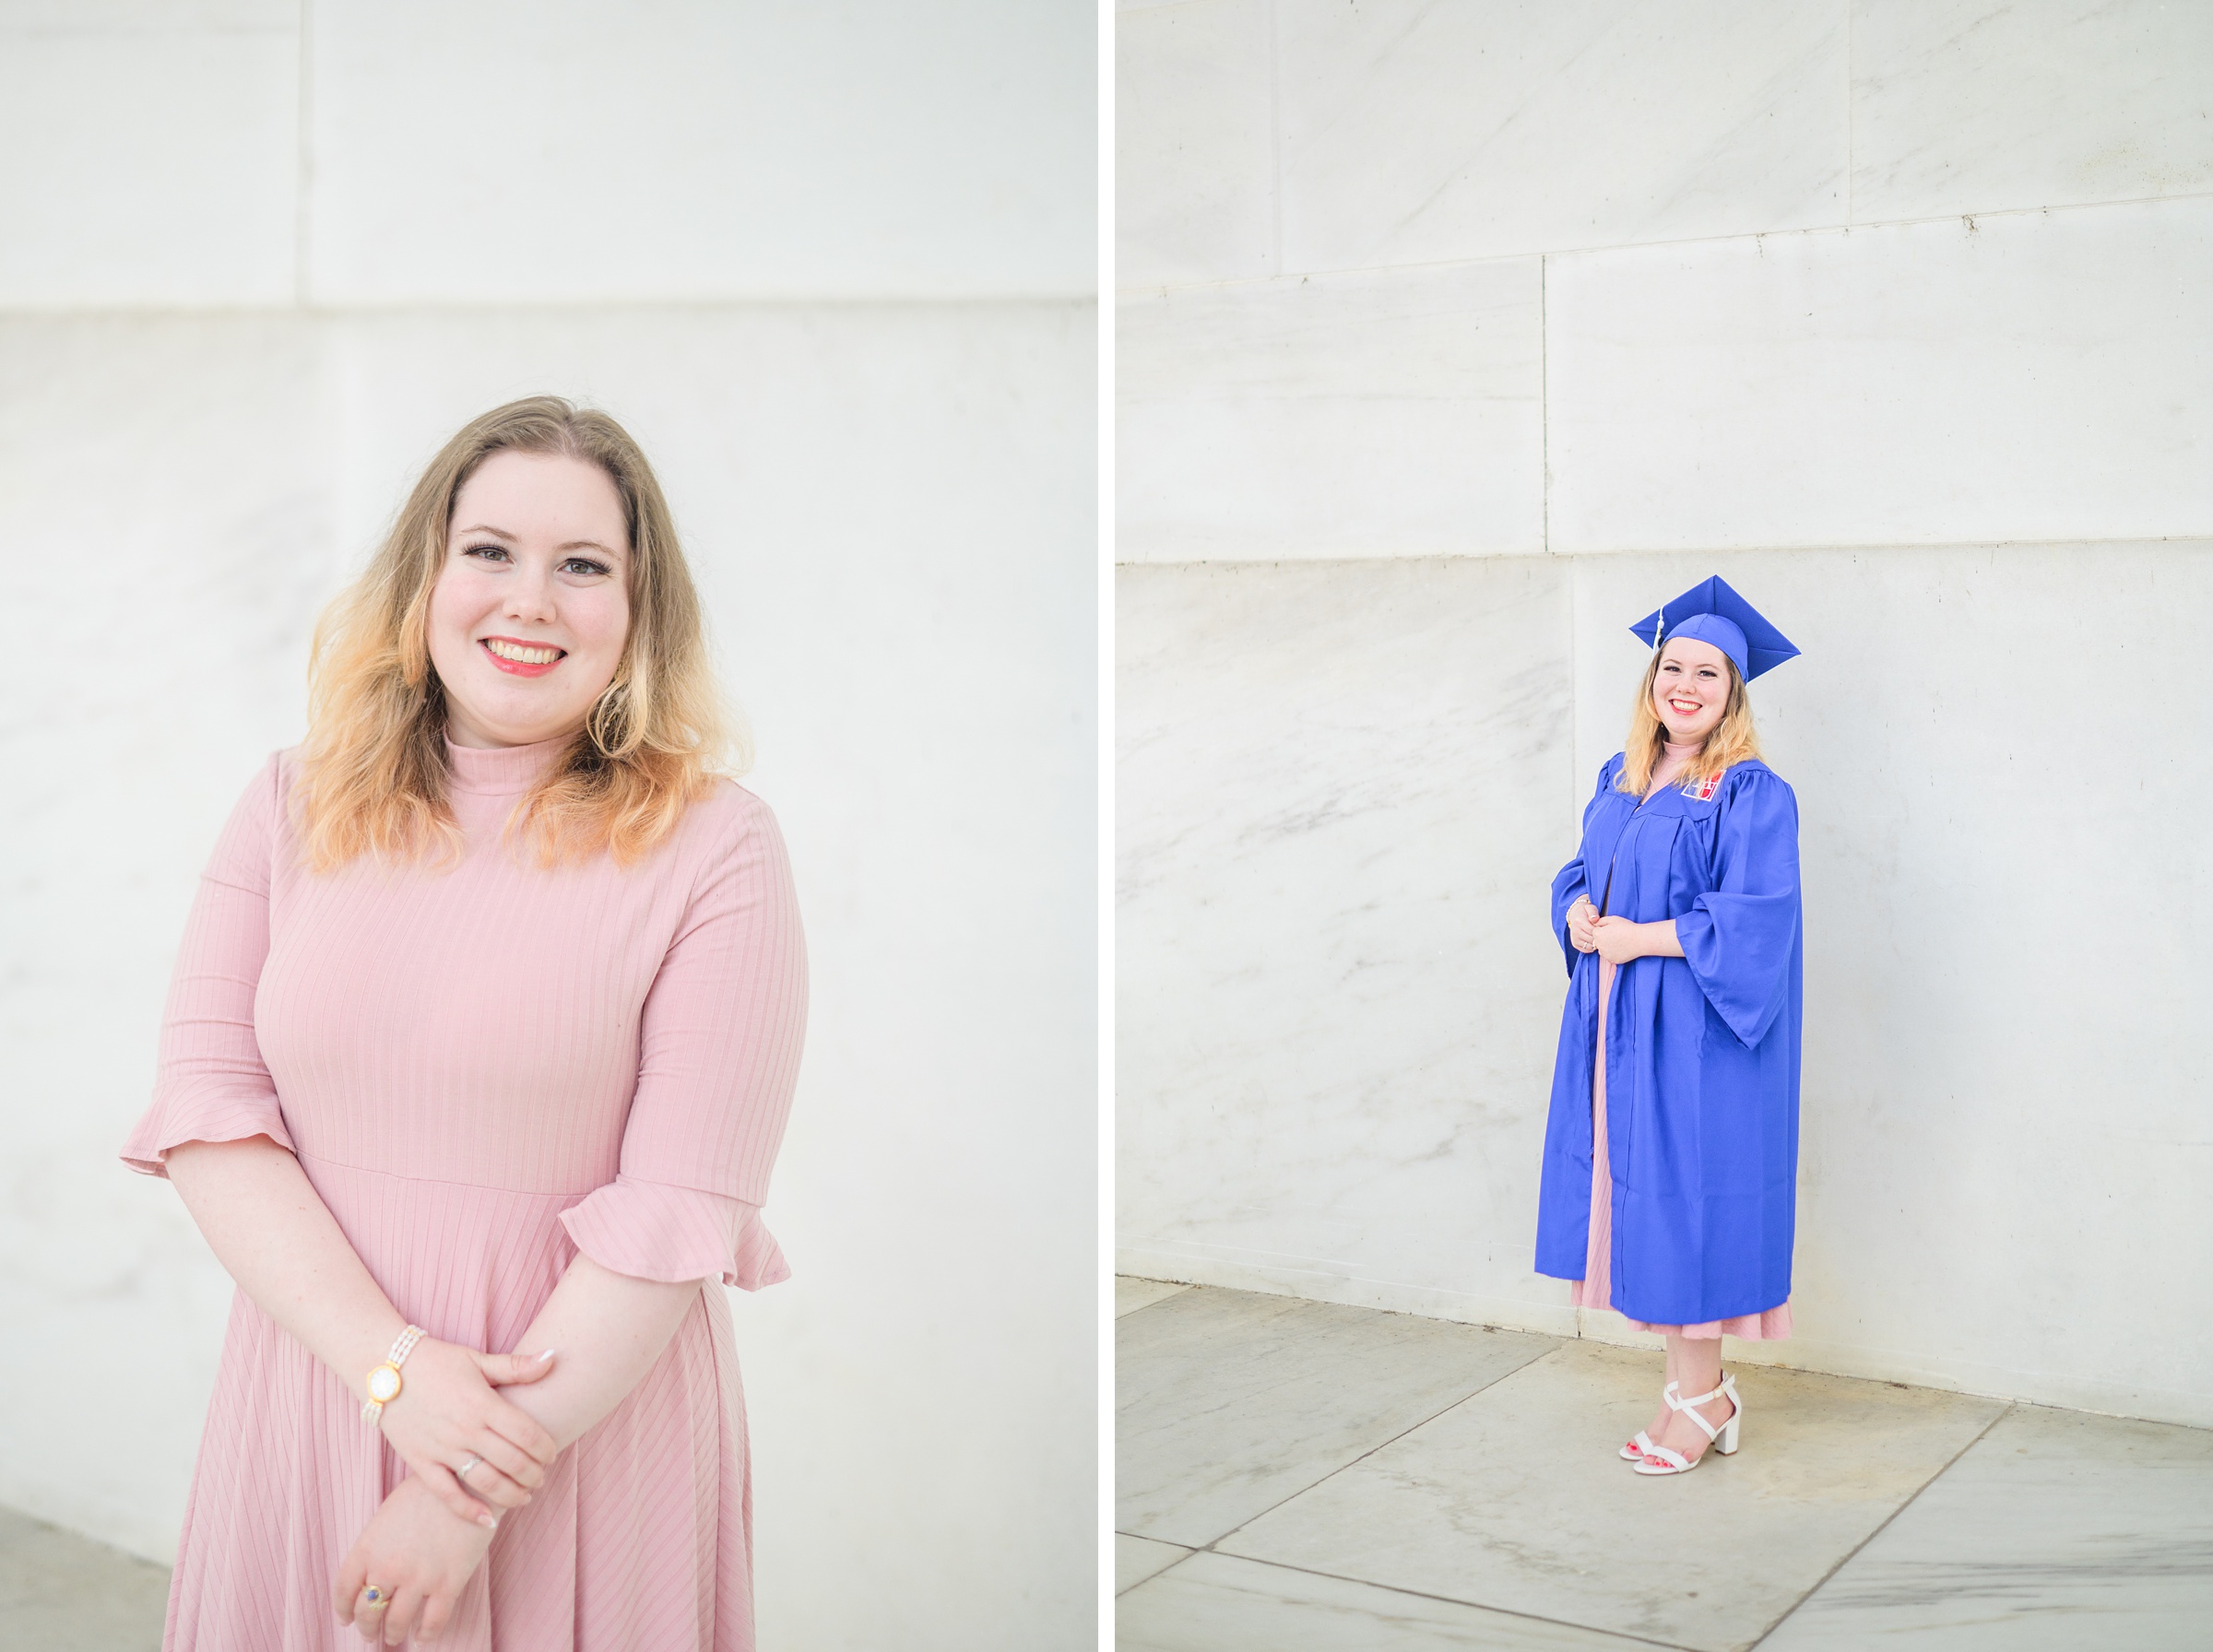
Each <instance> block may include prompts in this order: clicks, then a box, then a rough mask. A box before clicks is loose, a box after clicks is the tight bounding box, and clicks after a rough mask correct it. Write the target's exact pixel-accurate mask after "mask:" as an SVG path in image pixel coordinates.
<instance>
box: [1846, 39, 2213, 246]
mask: <svg viewBox="0 0 2213 1652" xmlns="http://www.w3.org/2000/svg"><path fill="white" fill-rule="evenodd" d="M2208 190H2213V6H2204V5H2197V4H2183V5H2177V4H2175V3H2174V0H1852V218H1853V220H1854V221H1855V222H1860V223H1865V222H1869V221H1873V220H1879V219H1884V218H1929V217H1935V216H1937V215H1940V214H1947V213H1961V212H1995V211H1998V210H2000V209H2002V208H2006V207H2060V206H2067V205H2071V204H2075V203H2078V202H2087V201H2126V200H2135V199H2140V198H2142V197H2145V196H2149V195H2192V194H2199V193H2203V192H2206V191H2208Z"/></svg>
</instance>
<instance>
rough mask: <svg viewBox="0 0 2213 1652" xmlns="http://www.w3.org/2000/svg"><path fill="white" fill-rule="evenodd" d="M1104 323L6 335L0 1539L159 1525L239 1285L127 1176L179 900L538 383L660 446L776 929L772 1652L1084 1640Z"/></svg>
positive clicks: (1091, 1377)
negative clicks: (465, 436) (427, 479)
mask: <svg viewBox="0 0 2213 1652" xmlns="http://www.w3.org/2000/svg"><path fill="white" fill-rule="evenodd" d="M1096 336H1097V335H1096V316H1095V313H1094V311H1093V309H1092V308H1091V306H1090V305H1089V304H1087V303H1074V302H1071V303H1054V304H1024V305H927V306H925V305H905V306H901V305H886V306H862V305H816V306H791V307H783V306H734V307H729V308H719V309H704V310H700V309H682V308H678V307H673V306H652V307H644V308H641V309H636V310H616V311H598V310H583V311H560V310H532V309H527V308H516V309H508V310H500V311H491V312H487V311H483V310H467V311H456V312H441V313H419V312H418V313H408V312H378V313H339V314H331V313H321V314H317V315H314V316H312V317H310V316H293V317H287V318H278V319H272V318H269V317H266V316H250V315H231V316H221V317H199V318H194V317H183V316H177V315H168V316H139V317H120V316H109V317H95V318H81V319H74V320H61V319H25V318H22V317H14V318H8V319H5V320H0V544H5V545H6V548H7V549H8V551H9V553H10V555H11V557H12V558H13V559H14V572H13V574H12V576H11V584H10V597H9V599H8V600H7V601H6V602H5V603H0V624H5V626H6V631H7V641H8V646H9V649H10V654H11V660H12V666H13V669H14V671H15V673H16V680H17V683H18V699H17V702H16V706H15V714H14V715H11V716H10V717H9V718H7V719H6V721H5V723H0V766H4V767H5V770H6V773H8V774H10V775H13V776H19V777H32V782H33V783H32V784H31V785H29V786H21V787H15V788H14V789H11V790H10V791H9V793H8V795H7V797H6V807H5V808H4V809H0V850H4V851H5V853H4V855H0V866H4V867H5V868H6V870H5V872H0V1128H4V1129H5V1133H6V1134H5V1139H6V1149H5V1150H4V1151H0V1173H4V1178H5V1179H4V1181H0V1318H4V1319H6V1321H7V1322H9V1323H10V1324H12V1325H14V1326H15V1327H18V1338H17V1345H18V1350H19V1351H34V1357H11V1358H10V1359H9V1360H8V1361H7V1363H6V1370H5V1373H4V1374H0V1392H5V1394H6V1398H7V1400H8V1403H7V1404H6V1406H0V1501H4V1502H6V1503H10V1504H17V1505H18V1506H23V1507H26V1508H30V1509H31V1510H32V1511H33V1512H36V1513H38V1514H41V1515H42V1516H48V1517H51V1518H55V1519H59V1520H64V1521H66V1522H68V1523H70V1524H72V1525H75V1526H77V1528H80V1529H87V1530H91V1531H95V1532H99V1533H101V1535H103V1536H106V1537H108V1538H110V1539H111V1540H117V1541H120V1542H124V1543H127V1544H128V1545H130V1546H131V1547H132V1548H133V1549H135V1550H137V1551H138V1552H151V1553H152V1554H154V1555H156V1556H160V1555H161V1553H162V1551H163V1549H164V1548H166V1546H167V1545H168V1544H169V1543H171V1542H172V1541H173V1534H174V1531H175V1528H176V1520H177V1517H178V1515H179V1513H180V1512H181V1510H182V1508H183V1496H184V1487H185V1483H186V1480H187V1476H188V1474H189V1471H190V1468H191V1462H192V1453H193V1446H194V1442H195V1440H196V1439H197V1438H198V1434H199V1426H200V1422H201V1417H202V1412H203V1410H204V1408H205V1404H206V1397H207V1388H208V1385H209V1383H210V1382H211V1380H212V1375H213V1364H214V1359H215V1354H216V1351H217V1349H218V1347H219V1341H220V1338H221V1334H222V1326H223V1316H224V1313H225V1311H226V1309H227V1308H228V1305H229V1303H230V1298H231V1283H230V1280H229V1278H228V1276H227V1275H225V1274H224V1272H223V1271H222V1268H221V1267H220V1266H219V1264H218V1263H217V1262H216V1260H215V1259H214V1257H212V1256H211V1255H210V1254H209V1253H208V1251H207V1247H206V1246H205V1245H204V1244H203V1243H202V1242H201V1241H200V1239H199V1238H198V1236H197V1234H196V1233H195V1231H194V1229H193V1226H192V1223H191V1221H190V1219H189V1218H188V1217H187V1216H186V1215H185V1213H184V1211H183V1207H182V1206H181V1204H180V1203H179V1201H178V1200H177V1198H176V1196H175V1194H174V1192H173V1191H172V1189H171V1188H170V1187H168V1186H166V1185H165V1184H163V1183H160V1182H158V1181H152V1180H148V1179H146V1178H142V1177H138V1176H135V1175H133V1174H131V1173H130V1172H129V1171H128V1170H126V1169H125V1168H124V1166H123V1164H122V1163H121V1162H118V1161H117V1160H116V1158H115V1156H114V1154H115V1150H116V1148H117V1147H118V1146H119V1145H120V1144H121V1142H122V1139H123V1138H124V1135H125V1134H126V1133H127V1131H128V1129H129V1127H130V1125H131V1123H132V1121H133V1120H135V1119H136V1117H137V1115H139V1113H140V1112H141V1111H142V1110H143V1109H144V1107H145V1105H146V1102H147V1099H148V1089H147V1087H148V1081H149V1080H150V1076H151V1072H152V1067H153V1046H154V1040H155V1034H156V1032H157V1029H158V1026H159V1021H160V1012H161V1004H162V998H163V994H164V989H165V987H166V985H167V979H168V974H169V969H170V964H171V961H172V958H173V956H174V953H175V950H176V947H177V944H178V938H179V936H180V933H181V930H182V926H183V919H184V913H185V910H186V907H187V905H188V903H190V901H191V898H192V894H193V889H194V882H195V877H196V875H197V873H198V870H199V868H200V867H201V866H202V864H204V862H205V859H206V856H207V852H208V849H209V847H210V846H211V844H213V841H214V838H215V835H216V832H218V830H219V827H220V825H221V823H222V820H224V818H225V817H226V815H227V814H228V812H229V810H230V808H231V805H232V804H233V802H234V801H235V800H236V798H237V796H239V794H240V793H241V792H242V791H243V790H244V789H245V787H246V785H247V784H248V782H249V781H250V779H251V777H252V775H253V774H254V771H255V770H256V769H257V768H258V767H259V765H260V764H261V763H262V762H263V761H265V760H266V757H267V754H268V752H269V750H270V749H272V748H275V747H278V746H281V745H288V744H290V743H291V742H293V741H294V740H296V739H297V738H298V737H300V734H301V732H302V694H301V680H302V667H303V666H304V663H305V649H306V640H307V631H308V627H309V625H310V623H311V622H312V619H313V618H314V612H315V610H316V608H317V607H318V606H319V604H320V602H321V600H322V598H323V597H324V596H326V595H328V594H329V592H330V591H331V590H333V589H334V588H335V587H336V585H337V583H338V581H339V580H340V579H341V578H342V577H343V575H344V574H345V573H346V572H350V570H351V569H352V567H354V566H355V565H356V564H357V563H358V560H360V559H361V558H362V557H363V556H365V554H366V552H367V550H368V549H369V546H370V543H371V541H372V540H373V538H374V537H375V536H376V535H377V533H378V532H379V530H381V529H382V527H383V526H384V525H385V522H386V521H387V520H388V518H389V516H390V513H392V512H393V511H394V510H396V508H397V506H398V504H399V502H400V501H401V498H402V495H403V490H404V489H405V487H406V486H407V484H408V482H409V481H411V480H412V478H413V477H414V474H415V473H416V471H417V470H418V469H419V468H420V466H421V465H422V464H423V463H424V462H425V461H426V460H427V459H428V458H429V457H430V455H431V454H432V453H433V452H435V450H436V448H437V447H438V445H439V444H440V443H442V442H443V441H444V439H445V438H446V437H447V436H449V435H450V434H451V433H452V432H453V431H454V430H455V429H456V428H457V426H458V425H459V424H460V422H461V421H462V420H463V419H466V418H467V417H469V416H472V415H474V414H476V413H479V412H481V411H482V410H483V409H484V408H485V407H489V406H491V405H494V404H496V403H497V402H499V401H501V400H503V399H505V398H507V397H509V396H513V395H518V394H522V393H525V392H529V391H536V390H548V389H550V390H554V391H557V392H562V393H565V394H570V395H578V396H581V397H585V398H587V399H590V400H594V401H596V402H598V403H599V404H600V405H602V406H605V407H608V408H609V410H610V411H612V412H613V413H614V414H615V415H616V416H617V417H618V418H620V419H622V420H623V421H624V422H625V423H626V424H627V425H628V426H629V427H630V428H631V429H632V430H633V432H634V433H635V434H636V435H637V436H638V438H639V440H640V441H641V442H642V443H644V445H645V449H646V451H647V452H648V454H651V456H652V458H653V460H654V464H655V466H656V469H657V472H658V474H659V476H660V478H661V481H662V484H663V486H664V488H665V490H667V492H668V494H669V499H670V501H671V503H672V506H673V509H674V511H675V514H676V519H677V522H678V525H679V528H680V532H681V533H682V535H683V538H684V544H685V548H686V552H687V555H688V557H689V559H690V560H691V562H692V570H693V572H694V575H695V577H696V578H697V580H698V581H699V584H700V585H701V588H702V596H703V598H704V603H705V606H706V608H707V612H708V619H709V623H710V634H711V638H712V642H713V643H714V644H715V647H716V655H717V659H718V662H719V664H720V667H721V668H722V673H723V678H724V681H725V684H726V686H728V688H729V690H731V692H732V694H733V695H734V697H735V698H736V699H737V700H738V701H739V702H740V704H741V705H742V706H743V707H744V709H745V710H746V712H747V713H748V714H750V716H751V721H752V725H753V727H754V729H755V731H756V734H757V736H758V739H759V745H760V751H761V757H760V761H759V763H758V765H757V766H756V768H755V769H754V771H753V772H752V774H751V777H750V778H749V781H748V784H749V785H751V786H752V787H754V789H756V790H757V791H758V792H759V793H760V794H761V795H762V796H763V797H765V798H766V799H767V800H768V801H769V803H770V804H771V805H772V807H774V808H775V811H776V815H777V819H778V820H779V822H780V824H781V826H782V828H783V831H784V834H785V837H786V839H787V843H788V844H789V845H790V848H791V854H792V861H793V865H794V869H795V872H796V875H797V877H798V879H799V898H800V903H801V905H802V907H803V909H804V911H805V914H806V921H807V938H808V945H809V952H810V961H811V977H812V982H813V993H814V997H813V1009H812V1011H811V1019H810V1025H809V1028H808V1047H807V1055H806V1061H805V1065H804V1068H803V1071H802V1074H801V1078H800V1091H799V1102H798V1103H797V1105H796V1106H795V1108H794V1111H793V1115H792V1121H791V1128H790V1131H789V1133H788V1135H787V1138H786V1140H785V1144H784V1150H783V1153H782V1155H781V1157H780V1160H779V1162H778V1165H777V1169H776V1175H775V1186H774V1190H773V1192H772V1196H771V1198H770V1202H769V1208H768V1209H769V1214H768V1221H769V1222H770V1225H771V1226H772V1227H773V1228H774V1229H775V1233H776V1234H777V1237H778V1238H779V1240H780V1241H781V1242H782V1244H783V1245H784V1248H785V1250H786V1252H787V1254H788V1255H789V1256H790V1257H791V1260H792V1268H793V1278H792V1280H791V1281H790V1282H789V1283H787V1284H785V1285H779V1286H777V1287H776V1288H775V1289H774V1290H772V1291H766V1292H761V1293H759V1294H758V1295H757V1296H755V1295H749V1294H745V1293H736V1295H737V1297H738V1300H736V1301H734V1302H733V1310H734V1313H735V1316H736V1323H737V1325H738V1327H739V1330H738V1335H739V1347H740V1357H741V1359H742V1360H743V1362H744V1379H745V1386H746V1397H747V1402H748V1405H749V1407H750V1409H751V1414H752V1416H753V1419H754V1423H753V1427H754V1433H753V1454H754V1455H753V1470H754V1476H755V1484H756V1487H757V1488H758V1491H759V1495H760V1497H761V1499H762V1503H763V1506H764V1507H765V1506H767V1505H768V1504H771V1503H773V1504H775V1506H776V1507H777V1509H778V1514H777V1516H776V1518H775V1520H774V1521H773V1522H769V1521H764V1522H763V1525H762V1528H761V1531H760V1534H759V1551H758V1560H759V1566H760V1575H761V1591H760V1603H759V1607H760V1617H761V1623H762V1634H763V1642H764V1643H775V1644H782V1645H787V1646H841V1645H850V1646H891V1645H898V1644H902V1643H904V1642H911V1641H912V1639H913V1634H912V1626H913V1624H914V1623H915V1622H917V1621H921V1622H929V1623H931V1624H935V1625H940V1626H942V1627H941V1634H944V1635H945V1636H947V1637H953V1638H958V1639H959V1640H960V1641H961V1643H962V1644H963V1645H970V1646H1010V1647H1022V1648H1026V1647H1030V1646H1063V1645H1068V1644H1071V1642H1073V1641H1075V1640H1077V1639H1079V1638H1081V1637H1085V1636H1088V1635H1089V1634H1091V1633H1092V1625H1093V1624H1094V1622H1095V1593H1096V1590H1095V1585H1096V1582H1097V1571H1096V1556H1097V1538H1096V1533H1095V1519H1094V1511H1095V1508H1096V1503H1095V1497H1094V1487H1095V1483H1096V1480H1095V1477H1096V1461H1095V1458H1096V1447H1095V1440H1096V1432H1095V1427H1094V1422H1095V1416H1096V1410H1095V1383H1096V1363H1095V1357H1096V1352H1095V1351H1096V1327H1097V1304H1096V1299H1095V1295H1094V1293H1093V1292H1091V1291H1090V1290H1089V1289H1088V1288H1086V1287H1084V1286H1083V1281H1085V1280H1089V1279H1090V1278H1091V1277H1092V1275H1093V1271H1094V1269H1095V1254H1096V1249H1097V1240H1096V1233H1097V1229H1096V1221H1095V1212H1094V1211H1093V1210H1092V1209H1091V1207H1090V1202H1089V1197H1088V1190H1089V1189H1090V1188H1091V1187H1092V1186H1094V1181H1095V1159H1096V1142H1097V1133H1096V1124H1095V1115H1094V1099H1093V1098H1094V1096H1095V1087H1096V1078H1095V1070H1096V1060H1095V1039H1096V1028H1095V1005H1096V1002H1097V996H1096V984H1095V969H1096V936H1095V914H1096V911H1097V904H1096V891H1095V859H1094V855H1095V850H1094V844H1095V831H1096V812H1095V810H1096V804H1095V796H1094V795H1093V785H1094V778H1095V773H1096V767H1095V752H1094V743H1095V736H1094V734H1093V728H1094V726H1095V722H1094V710H1095V708H1094V706H1093V703H1092V697H1093V693H1094V684H1095V663H1094V654H1093V650H1094V648H1095V637H1096V634H1097V632H1096V598H1095V592H1096V588H1097V587H1096V565H1095V556H1096V526H1095V524H1096V511H1095V498H1094V492H1095V477H1096V464H1097V460H1096V451H1097V450H1096V443H1095V431H1094V428H1093V425H1094V410H1095V406H1096V402H1095V386H1094V384H1093V382H1092V376H1091V375H1092V364H1093V360H1094V357H1095V348H1096V347H1095V340H1096ZM918 1235H920V1236H924V1237H925V1239H926V1241H927V1242H918V1240H917V1236H918ZM948 1255H954V1256H979V1257H990V1258H991V1263H990V1266H989V1267H988V1268H957V1267H949V1266H948V1265H947V1264H946V1261H945V1257H947V1256H948ZM979 1348H982V1349H985V1350H988V1351H990V1354H991V1357H989V1358H984V1359H980V1360H979V1357H978V1352H977V1351H978V1349H979ZM149 1349H153V1350H161V1351H164V1353H163V1356H162V1359H161V1360H160V1361H149V1357H148V1350H149ZM887 1372H889V1373H894V1374H895V1377H891V1378H887V1377H886V1376H885V1375H884V1374H885V1373H887ZM863 1483H865V1484H866V1485H867V1486H868V1487H869V1494H868V1495H867V1496H865V1497H859V1498H856V1497H854V1496H853V1495H852V1493H851V1488H852V1487H854V1486H855V1485H858V1484H863ZM917 1534H919V1535H917ZM864 1574H865V1575H868V1576H869V1577H870V1578H871V1579H872V1580H874V1585H875V1587H871V1588H870V1589H865V1590H857V1589H853V1588H850V1587H839V1586H838V1584H837V1583H836V1580H837V1579H841V1578H844V1579H850V1578H851V1577H854V1576H858V1575H864Z"/></svg>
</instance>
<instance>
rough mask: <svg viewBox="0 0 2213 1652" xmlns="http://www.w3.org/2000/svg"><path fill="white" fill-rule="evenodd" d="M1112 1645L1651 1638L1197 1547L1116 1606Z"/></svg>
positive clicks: (1290, 1648) (1296, 1648) (1429, 1646)
mask: <svg viewBox="0 0 2213 1652" xmlns="http://www.w3.org/2000/svg"><path fill="white" fill-rule="evenodd" d="M1115 1645H1116V1646H1117V1647H1118V1652H1454V1649H1458V1648H1469V1647H1481V1648H1482V1649H1483V1652H1634V1649H1635V1648H1637V1647H1639V1646H1648V1645H1650V1643H1649V1642H1643V1641H1632V1640H1624V1639H1622V1638H1621V1637H1620V1636H1618V1635H1612V1634H1601V1633H1600V1632H1598V1631H1597V1630H1594V1629H1579V1628H1576V1627H1574V1626H1572V1625H1570V1624H1566V1623H1554V1622H1546V1621H1545V1620H1544V1619H1541V1618H1525V1617H1518V1616H1515V1615H1514V1614H1512V1613H1510V1612H1502V1611H1487V1610H1486V1609H1485V1608H1483V1607H1480V1606H1466V1605H1462V1603H1461V1602H1459V1601H1457V1600H1435V1599H1428V1598H1426V1597H1425V1596H1421V1595H1409V1594H1405V1593H1402V1592H1401V1591H1400V1590H1398V1589H1385V1588H1378V1587H1376V1586H1375V1585H1373V1584H1367V1583H1354V1582H1350V1581H1348V1580H1347V1579H1345V1578H1342V1577H1323V1576H1319V1575H1316V1574H1314V1573H1311V1572H1295V1571H1292V1570H1290V1569H1289V1568H1288V1567H1284V1566H1270V1565H1262V1564H1260V1563H1258V1562H1255V1561H1249V1560H1237V1559H1234V1558H1232V1557H1231V1556H1229V1555H1226V1554H1212V1553H1208V1554H1195V1555H1193V1556H1192V1557H1191V1558H1190V1559H1189V1560H1188V1561H1186V1562H1184V1563H1183V1564H1182V1565H1180V1566H1178V1567H1177V1568H1176V1569H1175V1570H1174V1571H1173V1572H1170V1573H1167V1574H1166V1575H1164V1576H1158V1577H1154V1579H1153V1580H1152V1581H1151V1582H1149V1583H1147V1584H1145V1585H1144V1586H1143V1587H1142V1588H1137V1589H1133V1590H1132V1591H1130V1593H1129V1594H1128V1595H1125V1596H1123V1597H1122V1599H1120V1600H1118V1601H1117V1602H1116V1604H1115Z"/></svg>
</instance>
